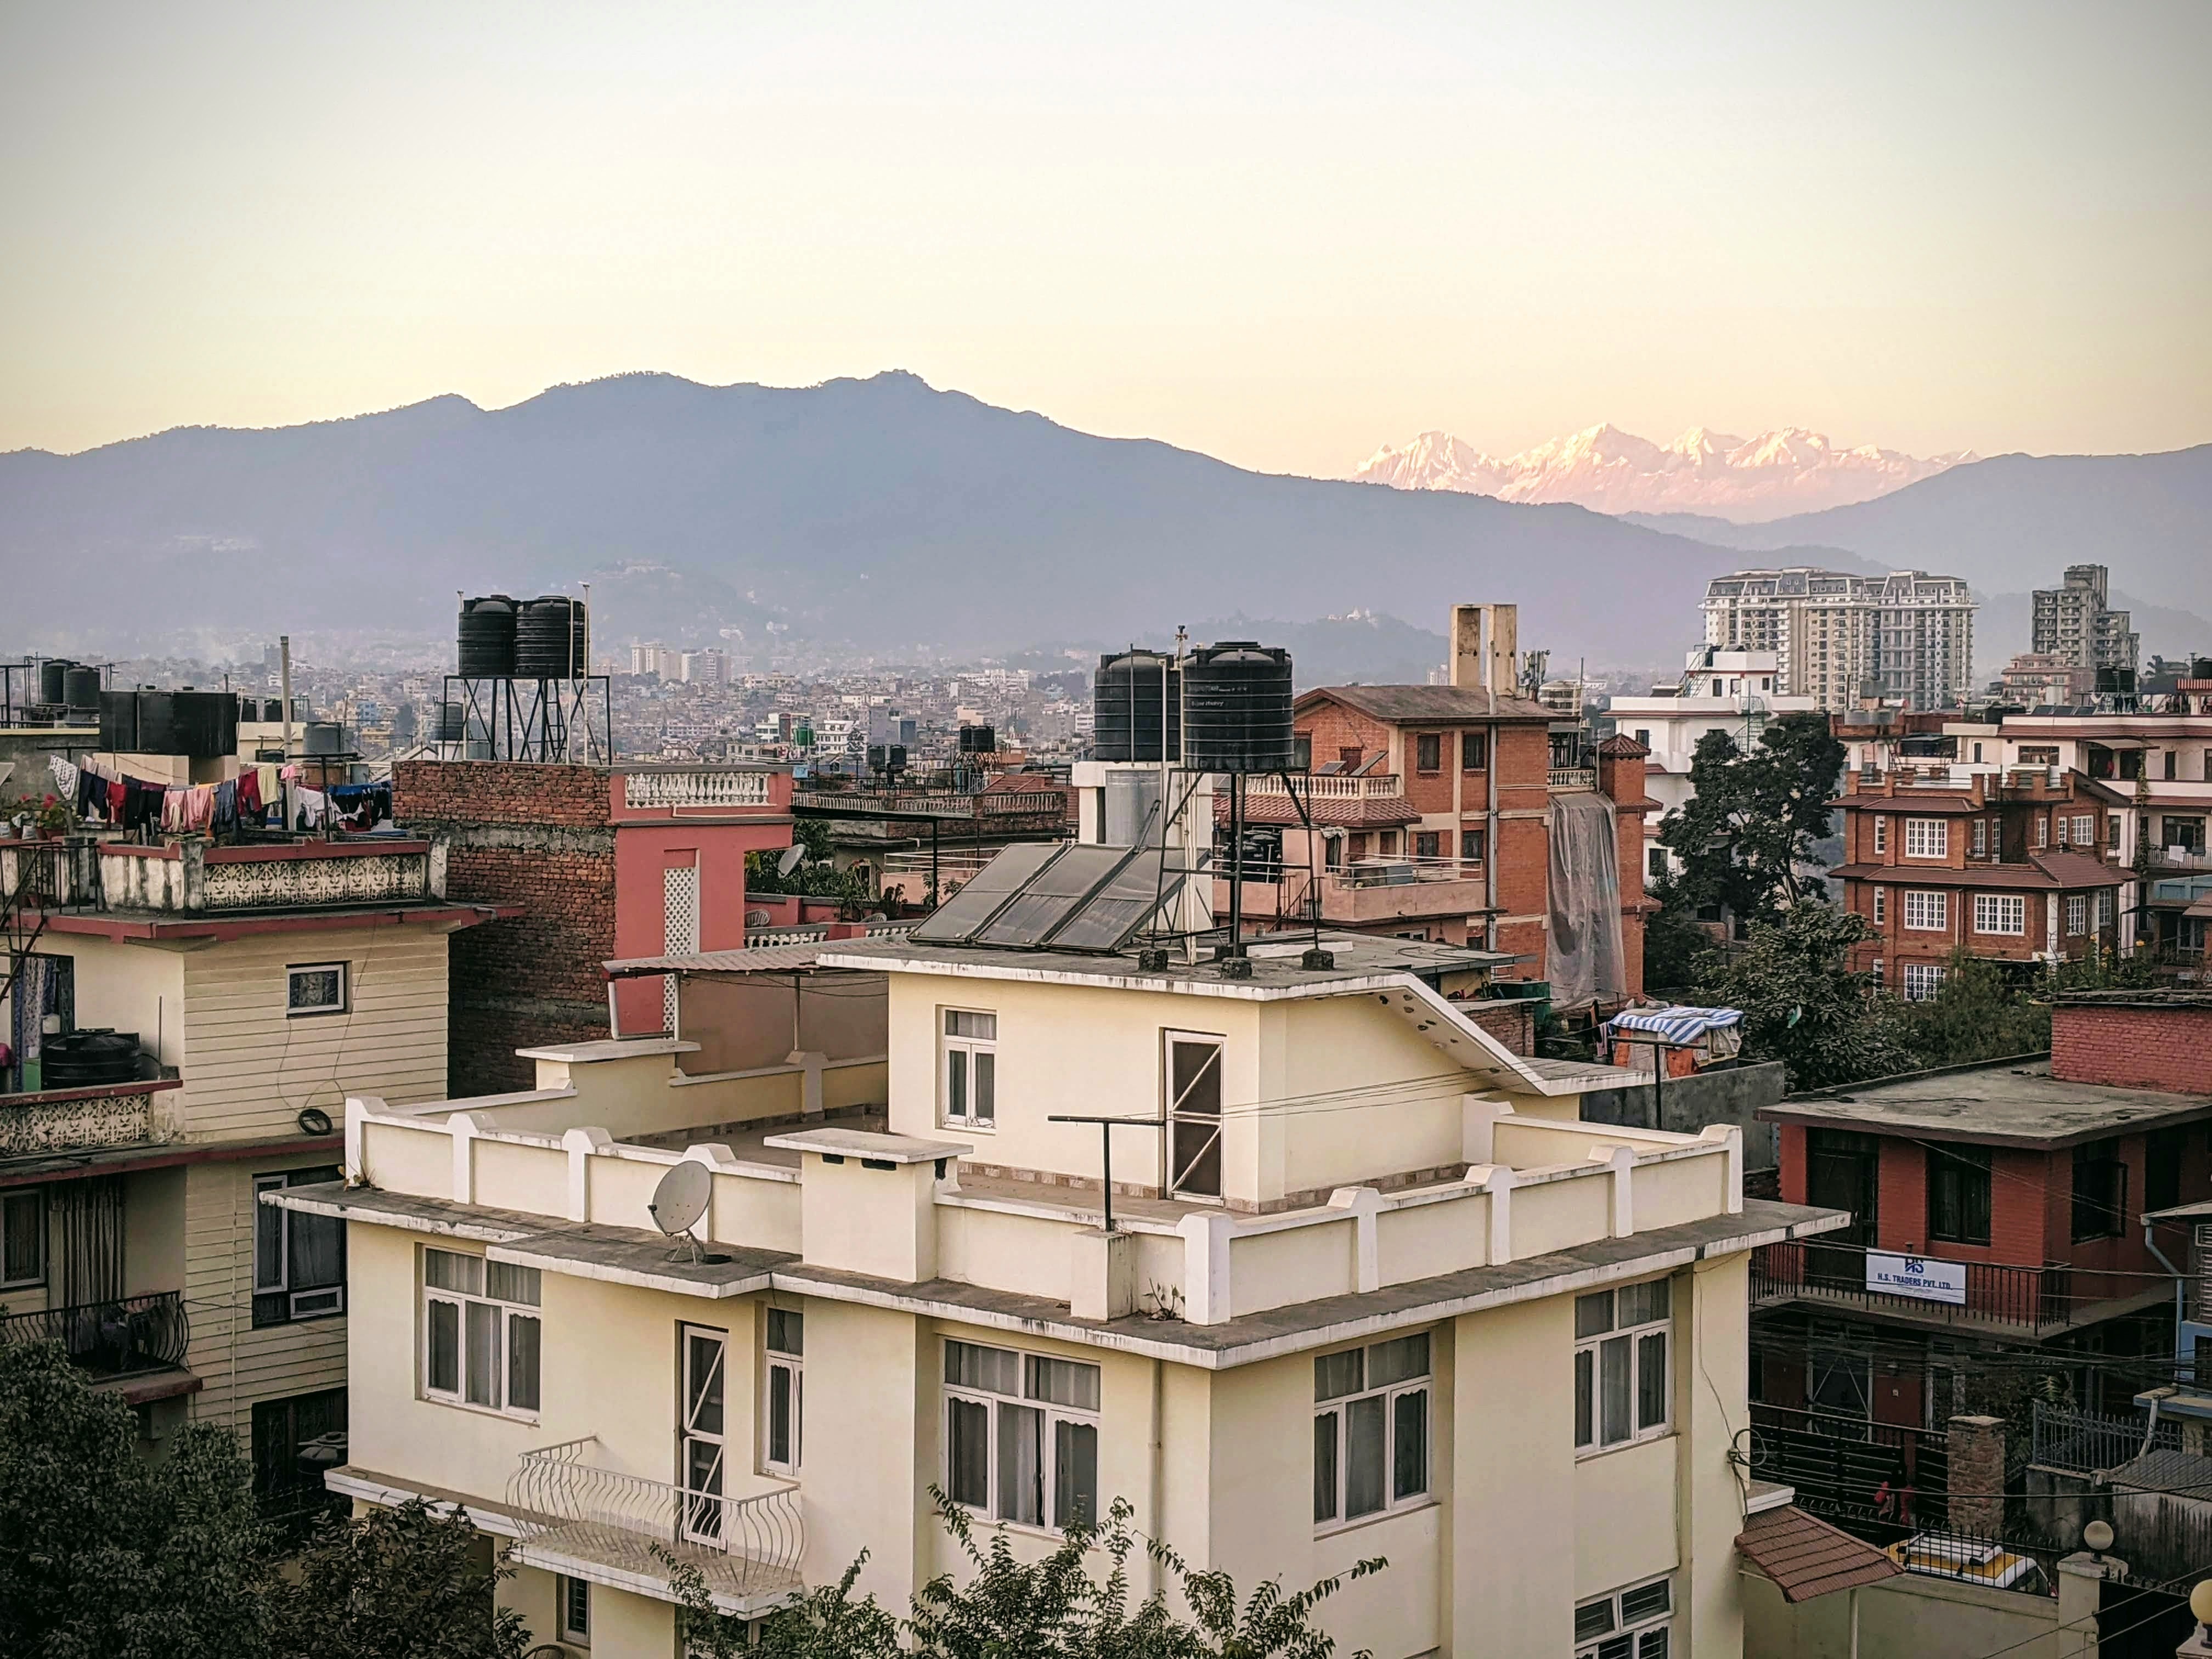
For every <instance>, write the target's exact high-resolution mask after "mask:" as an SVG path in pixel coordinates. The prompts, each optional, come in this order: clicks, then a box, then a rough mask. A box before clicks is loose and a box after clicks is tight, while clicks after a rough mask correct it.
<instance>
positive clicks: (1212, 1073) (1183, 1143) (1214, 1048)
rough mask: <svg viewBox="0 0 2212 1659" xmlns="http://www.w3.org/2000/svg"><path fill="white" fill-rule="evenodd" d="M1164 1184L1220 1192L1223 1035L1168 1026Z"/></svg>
mask: <svg viewBox="0 0 2212 1659" xmlns="http://www.w3.org/2000/svg"><path fill="white" fill-rule="evenodd" d="M1164 1036H1165V1039H1166V1042H1167V1076H1166V1079H1165V1083H1166V1092H1167V1111H1166V1113H1165V1114H1164V1115H1165V1117H1166V1118H1167V1121H1168V1122H1169V1123H1170V1124H1171V1125H1172V1126H1173V1127H1171V1128H1170V1129H1169V1131H1168V1165H1169V1169H1168V1186H1169V1188H1170V1191H1173V1192H1176V1193H1180V1194H1184V1195H1186V1196H1194V1197H1199V1198H1218V1197H1220V1196H1221V1041H1222V1040H1221V1039H1220V1038H1219V1037H1218V1036H1206V1035H1205V1034H1204V1033H1200V1032H1188V1031H1169V1032H1166V1033H1164Z"/></svg>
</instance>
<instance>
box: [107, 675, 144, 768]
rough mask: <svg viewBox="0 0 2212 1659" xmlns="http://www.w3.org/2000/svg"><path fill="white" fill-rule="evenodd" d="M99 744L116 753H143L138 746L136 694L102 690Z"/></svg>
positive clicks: (134, 692) (133, 692)
mask: <svg viewBox="0 0 2212 1659" xmlns="http://www.w3.org/2000/svg"><path fill="white" fill-rule="evenodd" d="M100 747H101V748H102V749H106V750H110V751H112V752H113V753H116V754H121V755H143V754H144V753H145V752H146V751H145V750H143V749H141V748H140V747H139V746H138V694H137V692H136V691H103V692H101V693H100Z"/></svg>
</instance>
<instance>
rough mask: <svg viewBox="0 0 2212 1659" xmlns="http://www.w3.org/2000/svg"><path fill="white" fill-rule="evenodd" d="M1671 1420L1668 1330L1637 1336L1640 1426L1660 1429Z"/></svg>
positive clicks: (1637, 1400) (1637, 1424)
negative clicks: (1669, 1409) (1668, 1405)
mask: <svg viewBox="0 0 2212 1659" xmlns="http://www.w3.org/2000/svg"><path fill="white" fill-rule="evenodd" d="M1666 1420H1667V1333H1666V1332H1664V1331H1653V1332H1652V1333H1651V1334H1650V1335H1648V1336H1639V1337H1638V1338H1637V1339H1636V1426H1637V1427H1638V1428H1639V1429H1656V1428H1657V1427H1658V1426H1659V1425H1661V1424H1662V1423H1664V1422H1665V1421H1666Z"/></svg>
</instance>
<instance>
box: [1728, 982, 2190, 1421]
mask: <svg viewBox="0 0 2212 1659" xmlns="http://www.w3.org/2000/svg"><path fill="white" fill-rule="evenodd" d="M2051 1024H2052V1054H2051V1059H2050V1060H2048V1061H2031V1062H2028V1063H2026V1064H2023V1063H2021V1062H2019V1061H1998V1062H1996V1063H1994V1064H1987V1065H1981V1066H1955V1067H1951V1068H1948V1069H1946V1070H1942V1071H1937V1072H1929V1073H1922V1074H1919V1075H1917V1076H1913V1077H1908V1078H1900V1079H1893V1080H1891V1081H1887V1082H1883V1083H1877V1084H1872V1085H1867V1084H1860V1085H1851V1086H1850V1087H1848V1088H1843V1089H1835V1090H1829V1091H1823V1092H1821V1093H1818V1094H1813V1095H1806V1096H1800V1097H1794V1098H1792V1099H1790V1100H1788V1101H1785V1102H1784V1103H1782V1104H1780V1105H1778V1106H1773V1107H1769V1108H1766V1109H1764V1110H1762V1111H1761V1112H1760V1113H1759V1115H1760V1116H1761V1117H1762V1118H1765V1119H1767V1120H1770V1121H1775V1122H1777V1123H1778V1124H1779V1125H1780V1126H1781V1170H1782V1195H1783V1197H1784V1200H1786V1201H1789V1202H1791V1203H1811V1204H1817V1205H1821V1206H1829V1207H1835V1208H1841V1209H1847V1210H1849V1211H1850V1212H1852V1216H1853V1218H1854V1219H1853V1225H1852V1226H1851V1228H1850V1230H1848V1231H1843V1232H1837V1233H1832V1234H1828V1235H1826V1236H1825V1237H1823V1238H1822V1239H1820V1241H1819V1242H1818V1243H1807V1244H1803V1245H1788V1246H1783V1247H1778V1248H1771V1249H1765V1250H1761V1251H1760V1252H1759V1253H1758V1254H1757V1255H1755V1256H1754V1258H1753V1308H1754V1317H1753V1394H1754V1397H1755V1398H1756V1399H1757V1400H1759V1401H1760V1402H1761V1405H1762V1407H1764V1408H1765V1411H1766V1413H1767V1414H1768V1416H1769V1418H1770V1419H1771V1425H1773V1426H1775V1427H1776V1430H1777V1431H1778V1432H1787V1431H1790V1430H1791V1429H1792V1427H1793V1426H1794V1424H1795V1421H1796V1419H1794V1418H1793V1416H1792V1414H1793V1413H1796V1414H1799V1415H1800V1416H1802V1414H1803V1413H1813V1414H1814V1415H1815V1416H1820V1415H1834V1416H1840V1417H1844V1418H1855V1419H1863V1420H1866V1421H1868V1422H1870V1423H1874V1424H1881V1425H1890V1426H1892V1427H1893V1428H1896V1429H1898V1430H1900V1431H1905V1430H1923V1429H1925V1430H1941V1429H1942V1428H1943V1426H1944V1425H1945V1424H1946V1423H1947V1421H1948V1418H1949V1417H1950V1416H1951V1415H1952V1414H1953V1413H1958V1412H1961V1411H1967V1410H1979V1409H1983V1408H1984V1403H1985V1402H1986V1401H1987V1399H1988V1398H1989V1395H1988V1394H1987V1393H1986V1392H1985V1391H1984V1392H1980V1393H1979V1394H1978V1388H1977V1378H1982V1379H1984V1380H1985V1379H1987V1378H1988V1377H1989V1376H1991V1375H1992V1374H1998V1373H2001V1374H2002V1375H2003V1376H2009V1377H2010V1378H2012V1379H2013V1381H2014V1382H2015V1383H2017V1381H2018V1379H2019V1378H2020V1377H2021V1376H2024V1375H2027V1372H2026V1371H2024V1370H2022V1369H2021V1361H2020V1360H2019V1358H2018V1356H2019V1355H2020V1354H2021V1353H2022V1352H2034V1353H2040V1354H2042V1355H2044V1356H2045V1357H2046V1358H2048V1359H2049V1360H2050V1362H2051V1369H2052V1370H2055V1371H2059V1372H2064V1371H2066V1370H2068V1369H2069V1362H2078V1370H2076V1372H2075V1376H2074V1379H2073V1381H2074V1386H2075V1394H2076V1397H2077V1398H2078V1399H2080V1400H2081V1401H2083V1402H2084V1403H2086V1404H2093V1403H2094V1402H2095V1401H2097V1400H2098V1399H2099V1398H2100V1395H2104V1394H2106V1393H2107V1392H2110V1393H2111V1394H2112V1396H2113V1397H2114V1398H2116V1399H2117V1400H2119V1401H2124V1400H2125V1399H2126V1398H2127V1397H2128V1395H2129V1394H2130V1392H2131V1391H2132V1388H2133V1387H2134V1386H2136V1384H2135V1383H2134V1381H2133V1379H2132V1376H2130V1375H2129V1374H2126V1363H2127V1362H2128V1361H2130V1360H2132V1359H2141V1360H2143V1361H2145V1362H2146V1364H2147V1366H2148V1369H2151V1370H2155V1369H2156V1367H2157V1365H2158V1364H2162V1363H2166V1361H2167V1360H2168V1359H2169V1358H2170V1355H2171V1352H2172V1348H2171V1340H2172V1303H2173V1286H2174V1281H2173V1279H2172V1275H2171V1273H2169V1272H2168V1270H2167V1268H2166V1264H2165V1263H2164V1262H2162V1261H2160V1260H2159V1258H2158V1257H2157V1256H2156V1255H2154V1254H2153V1253H2152V1251H2151V1249H2150V1248H2149V1246H2148V1244H2147V1243H2145V1240H2144V1228H2143V1225H2142V1218H2143V1216H2144V1214H2145V1213H2146V1212H2150V1211H2155V1210H2162V1209H2168V1208H2172V1206H2175V1205H2178V1204H2186V1203H2190V1202H2192V1201H2195V1200H2202V1199H2204V1198H2207V1197H2212V1152H2208V1147H2207V1141H2206V1135H2205V1132H2204V1127H2203V1126H2204V1125H2205V1124H2206V1123H2207V1122H2208V1121H2212V1060H2208V1059H2207V1058H2206V1056H2207V1055H2208V1054H2212V999H2206V998H2203V997H2197V998H2194V999H2187V998H2174V997H2172V996H2170V995H2169V996H2168V997H2166V998H2165V999H2161V998H2160V994H2156V993H2149V994H2143V993H2111V994H2092V995H2083V996H2074V997H2068V998H2063V999H2061V1000H2060V1001H2059V1002H2058V1003H2057V1006H2055V1007H2054V1009H2053V1011H2052V1021H2051ZM2175 1252H2176V1246H2175V1243H2174V1242H2173V1241H2169V1242H2168V1246H2167V1250H2166V1254H2167V1255H2168V1256H2169V1257H2172V1256H2173V1255H2175ZM2007 1354H2009V1355H2011V1356H2014V1358H2011V1359H2010V1360H2006V1359H2002V1358H1994V1357H1995V1356H2002V1355H2007ZM2092 1359H2093V1360H2094V1362H2095V1363H2093V1364H2092V1363H2090V1362H2091V1361H2092ZM2031 1369H2032V1368H2031ZM2116 1373H2117V1374H2116ZM1875 1438H1877V1439H1879V1437H1875Z"/></svg>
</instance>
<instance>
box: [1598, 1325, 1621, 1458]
mask: <svg viewBox="0 0 2212 1659" xmlns="http://www.w3.org/2000/svg"><path fill="white" fill-rule="evenodd" d="M1628 1362H1629V1352H1628V1339H1627V1338H1626V1337H1625V1336H1613V1337H1607V1339H1606V1340H1604V1341H1602V1342H1601V1343H1599V1344H1598V1443H1599V1444H1601V1445H1605V1446H1610V1445H1612V1444H1613V1443H1614V1442H1615V1441H1617V1440H1626V1439H1627V1438H1628V1382H1629V1378H1628Z"/></svg>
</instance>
